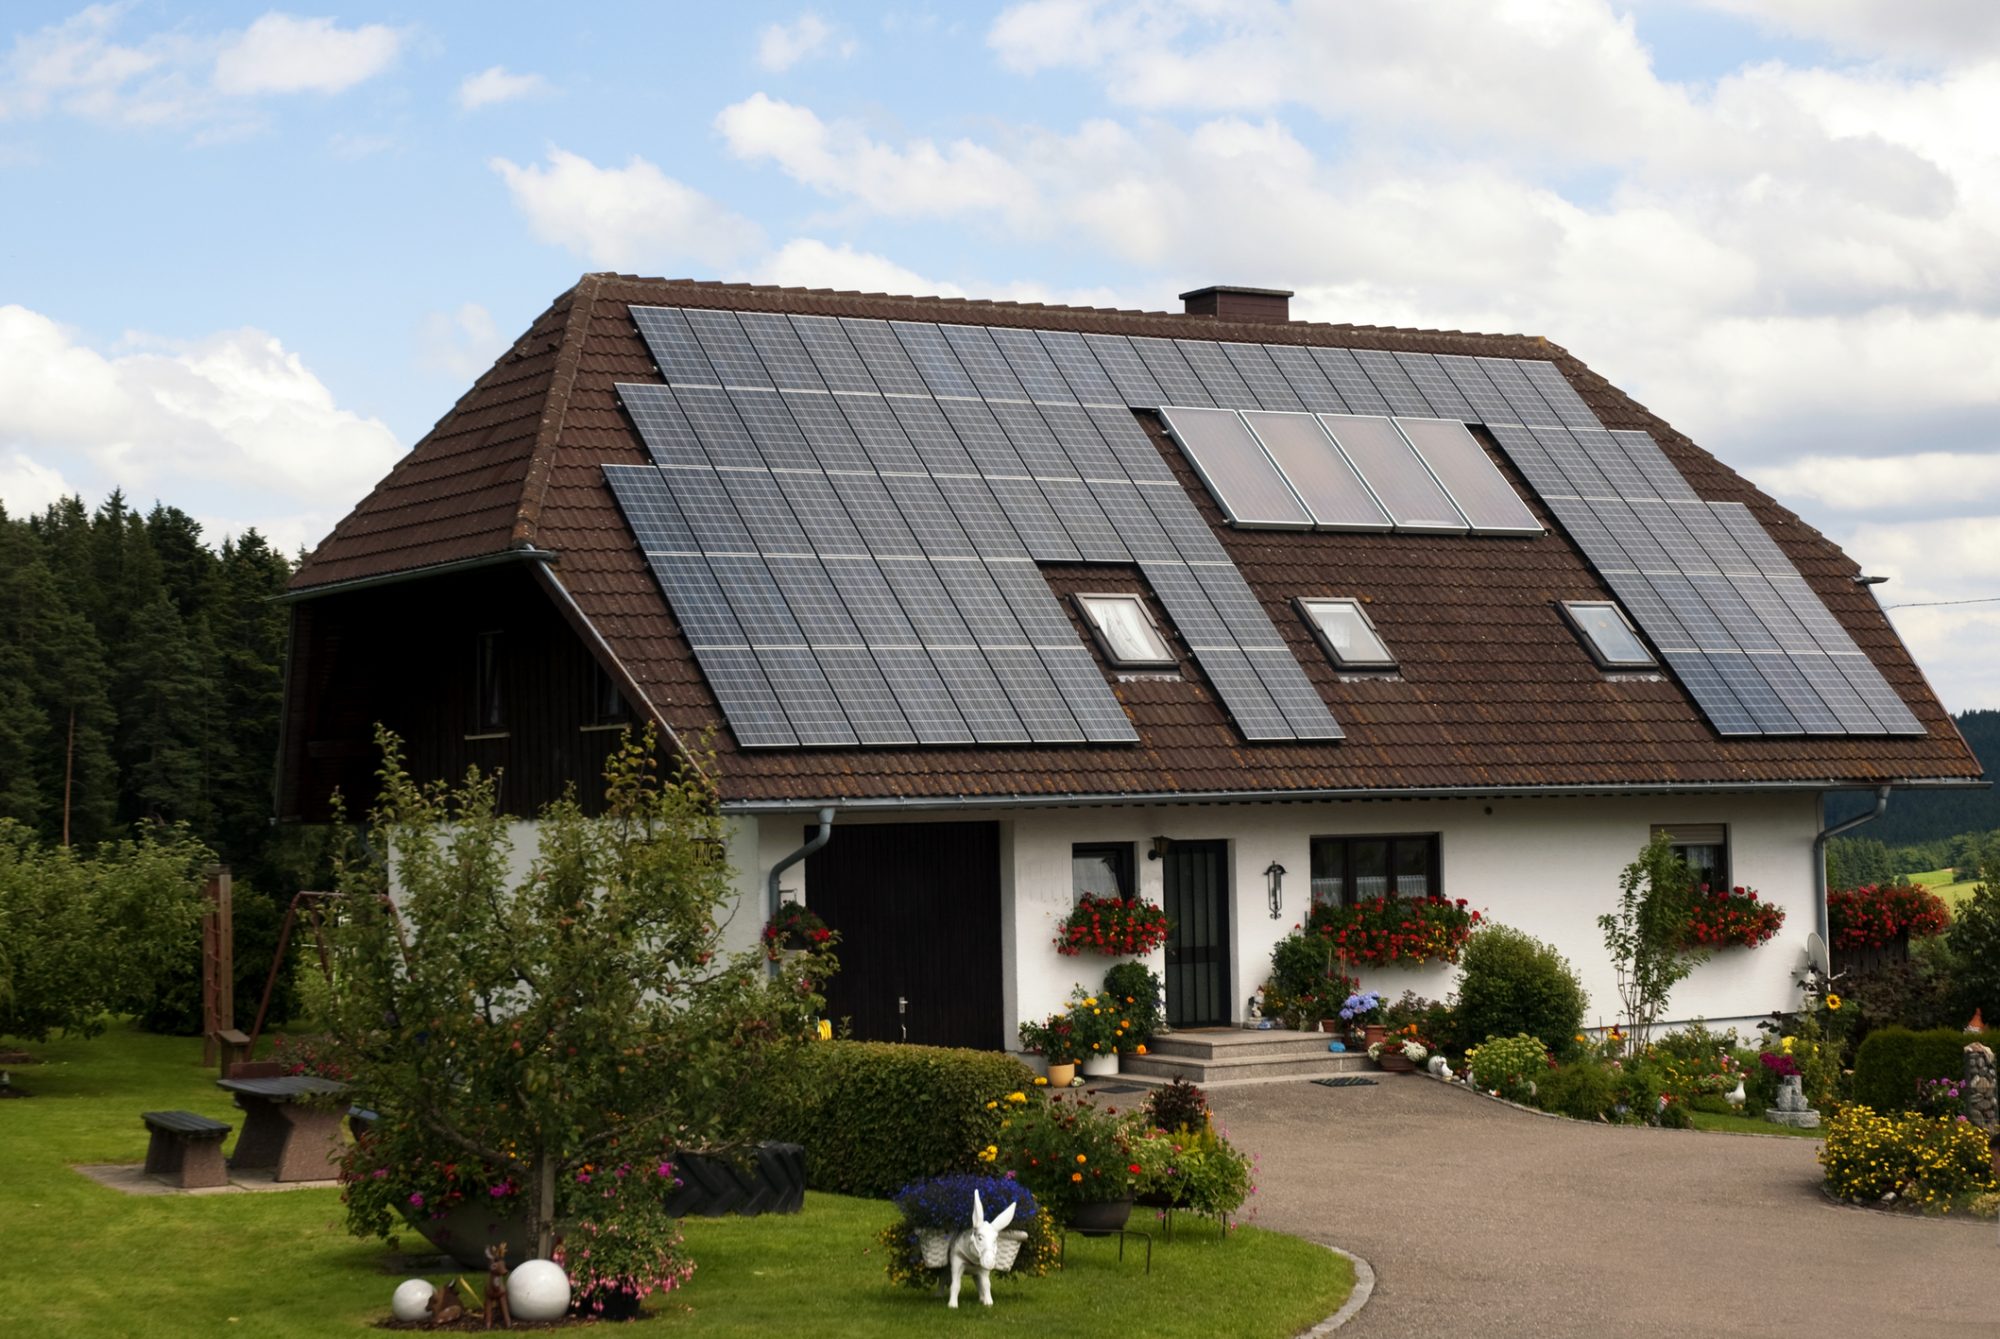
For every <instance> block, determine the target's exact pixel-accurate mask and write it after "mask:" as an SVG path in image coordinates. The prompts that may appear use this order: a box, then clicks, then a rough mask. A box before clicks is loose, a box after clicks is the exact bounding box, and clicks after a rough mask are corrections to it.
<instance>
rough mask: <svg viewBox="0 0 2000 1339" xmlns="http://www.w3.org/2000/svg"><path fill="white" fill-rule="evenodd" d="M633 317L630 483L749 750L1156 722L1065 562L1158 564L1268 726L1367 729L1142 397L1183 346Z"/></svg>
mask: <svg viewBox="0 0 2000 1339" xmlns="http://www.w3.org/2000/svg"><path fill="white" fill-rule="evenodd" d="M632 315H633V318H634V320H635V321H636V322H637V323H638V326H639V329H640V332H641V334H642V335H643V336H644V337H645V340H646V342H647V345H648V347H649V348H650V349H651V350H652V353H653V357H654V360H655V361H656V362H657V364H658V366H659V369H660V372H661V374H662V378H663V380H664V381H665V383H666V384H664V385H621V386H620V387H619V388H618V390H619V394H620V396H621V398H622V400H623V403H624V405H625V408H626V410H627V412H628V413H629V414H630V416H631V418H632V421H633V423H634V424H635V425H636V426H637V428H638V431H639V434H640V437H641V439H642V440H643V441H644V442H645V444H646V447H647V450H648V452H649V454H650V455H651V456H652V458H653V464H652V465H651V466H606V467H605V476H606V479H607V480H608V482H609V483H610V485H611V488H612V491H613V492H614V494H615V495H616V496H617V498H618V501H619V505H620V506H621V508H622V509H623V510H624V512H625V515H626V519H627V521H628V523H629V524H630V525H631V528H632V530H633V532H634V534H635V535H636V536H637V537H638V539H639V542H640V544H641V546H642V548H643V549H644V551H645V553H646V557H647V560H648V562H649V564H650V565H651V567H652V570H653V572H654V574H655V575H656V576H657V577H658V578H659V581H660V584H661V586H662V588H663V589H664V590H665V591H666V593H667V597H668V599H669V601H670V602H671V603H672V606H673V609H674V612H675V615H676V617H677V618H678V619H679V620H680V622H681V625H682V627H683V629H684V631H685V632H686V634H687V637H688V640H689V643H690V645H691V646H692V648H693V650H694V653H695V657H696V659H697V661H698V662H699V664H700V665H701V668H702V673H703V675H704V677H705V678H706V679H707V680H708V681H709V684H710V686H711V687H712V688H713V689H714V691H715V694H716V698H717V700H718V702H719V703H720V704H721V706H722V709H723V712H724V714H725V716H726V717H727V718H728V721H729V725H730V728H731V730H732V731H733V732H734V733H735V734H736V737H737V739H738V741H739V742H740V743H741V744H743V745H744V746H745V747H783V746H788V745H810V746H839V745H907V744H913V743H915V744H1025V743H1085V742H1090V743H1128V742H1134V741H1135V740H1136V738H1137V736H1136V734H1135V732H1134V731H1133V729H1132V726H1131V722H1130V721H1129V720H1128V719H1127V718H1126V716H1125V713H1124V710H1123V709H1122V707H1120V705H1119V703H1118V701H1117V699H1116V698H1115V697H1114V696H1113V695H1112V693H1111V690H1110V687H1109V685H1108V684H1107V683H1106V682H1105V680H1104V676H1103V674H1102V673H1101V672H1100V671H1099V670H1098V668H1097V663H1096V661H1095V660H1094V659H1093V658H1092V656H1091V654H1090V652H1089V651H1088V650H1087V649H1086V648H1085V646H1084V645H1083V643H1082V642H1081V640H1080V639H1079V638H1078V637H1077V635H1076V632H1075V628H1074V626H1073V625H1072V624H1071V622H1070V621H1069V618H1068V616H1067V615H1066V614H1065V613H1064V611H1063V609H1062V607H1061V606H1060V605H1059V604H1058V603H1057V602H1056V599H1055V596H1054V594H1053V593H1052V592H1051V591H1050V589H1049V586H1048V583H1047V581H1046V580H1045V579H1044V578H1043V577H1042V575H1041V573H1040V571H1039V570H1038V569H1037V567H1036V564H1037V563H1048V562H1115V563H1132V564H1136V565H1137V566H1138V567H1139V568H1140V569H1141V571H1142V572H1143V573H1144V574H1145V577H1146V579H1147V581H1148V582H1149V583H1150V585H1151V587H1152V589H1153V592H1154V593H1155V595H1157V596H1158V598H1159V600H1160V602H1161V604H1162V605H1163V606H1164V608H1165V610H1166V612H1167V615H1168V617H1169V618H1170V619H1171V620H1172V622H1173V624H1174V626H1175V628H1176V630H1177V631H1178V632H1179V633H1180V635H1181V637H1182V639H1183V640H1184V641H1185V642H1186V643H1187V645H1188V647H1189V649H1190V651H1192V653H1193V654H1194V656H1195V658H1196V660H1197V662H1198V663H1199V664H1200V666H1201V668H1202V671H1203V673H1204V674H1205V675H1206V676H1207V677H1208V679H1209V681H1210V682H1211V683H1212V684H1213V685H1214V687H1215V691H1216V693H1217V696H1218V697H1219V698H1220V699H1221V701H1222V703H1223V705H1224V706H1225V707H1226V708H1227V709H1228V711H1229V713H1230V715H1231V717H1232V718H1233V719H1234V720H1235V722H1236V725H1237V727H1238V728H1239V729H1240V730H1241V731H1242V733H1243V734H1244V736H1245V737H1246V738H1248V739H1252V740H1289V739H1337V738H1339V737H1340V735H1341V731H1340V727H1339V726H1338V725H1337V724H1335V722H1334V720H1333V716H1332V714H1331V713H1330V712H1329V711H1328V710H1327V708H1326V704H1325V702H1324V701H1323V700H1322V699H1321V698H1320V696H1319V694H1318V692H1317V690H1315V689H1314V688H1313V686H1312V683H1311V681H1310V680H1308V679H1307V678H1306V675H1305V671H1304V670H1303V668H1302V667H1301V666H1300V665H1299V663H1298V660H1297V658H1296V657H1295V656H1294V655H1293V654H1292V651H1291V649H1290V647H1289V646H1288V645H1287V644H1286V642H1285V641H1284V638H1283V637H1282V636H1281V635H1280V634H1279V633H1278V631H1277V629H1276V628H1275V627H1273V626H1272V625H1271V621H1270V619H1269V617H1268V616H1267V615H1266V614H1265V612H1264V609H1263V606H1262V605H1261V604H1260V603H1259V602H1258V600H1257V597H1256V596H1255V595H1254V594H1253V593H1252V592H1251V590H1250V588H1249V585H1248V584H1247V583H1246V582H1245V581H1244V580H1243V577H1242V574H1241V573H1240V572H1239V571H1238V570H1237V568H1236V566H1235V564H1234V563H1233V562H1232V561H1231V560H1230V558H1229V556H1228V554H1227V553H1226V552H1224V550H1223V548H1222V546H1221V544H1220V542H1218V540H1217V539H1216V537H1215V534H1214V532H1213V531H1211V530H1210V529H1209V526H1208V523H1207V522H1206V521H1204V520H1203V519H1202V516H1201V514H1200V512H1199V511H1198V510H1196V508H1195V506H1194V503H1193V501H1192V500H1191V499H1190V498H1189V497H1188V496H1187V494H1186V493H1185V492H1184V491H1183V490H1182V488H1181V486H1180V483H1179V481H1178V479H1177V478H1176V477H1175V475H1174V474H1173V472H1172V471H1171V470H1170V469H1169V468H1168V467H1167V465H1166V462H1165V461H1163V460H1162V459H1161V458H1160V455H1159V452H1158V451H1157V450H1155V449H1154V447H1153V445H1152V443H1151V442H1150V441H1149V440H1148V438H1147V437H1146V435H1145V432H1144V431H1143V430H1142V429H1141V428H1140V426H1139V425H1138V423H1137V421H1136V420H1135V419H1134V418H1133V417H1132V413H1131V410H1130V407H1129V403H1128V401H1127V399H1126V398H1125V394H1124V392H1123V391H1122V390H1120V389H1119V380H1118V379H1119V378H1123V379H1124V380H1125V382H1126V383H1127V384H1130V383H1131V381H1132V379H1133V378H1135V377H1149V376H1150V375H1151V374H1150V373H1148V372H1147V371H1146V370H1145V369H1146V368H1147V367H1148V366H1155V367H1157V368H1158V369H1159V375H1162V376H1165V377H1168V378H1169V379H1172V378H1175V377H1180V378H1182V379H1184V380H1190V381H1191V379H1192V377H1193V375H1194V374H1193V372H1192V370H1191V368H1190V365H1189V363H1188V362H1187V361H1186V360H1185V359H1184V358H1182V356H1181V355H1180V353H1179V352H1178V351H1176V350H1175V349H1174V348H1173V346H1172V344H1170V343H1167V342H1163V341H1131V342H1129V343H1127V342H1125V341H1118V345H1119V347H1116V348H1113V347H1111V346H1109V345H1107V344H1106V343H1105V342H1104V341H1103V340H1101V339H1100V338H1098V337H1095V336H1084V335H1079V334H1074V333H1068V332H1059V331H1031V330H1007V329H991V328H988V327H984V326H949V325H947V326H940V325H934V324H929V323H905V322H893V323H892V322H884V321H875V320H862V319H855V318H844V317H842V318H835V317H814V316H788V315H781V314H774V313H759V312H729V311H709V310H699V309H681V308H655V307H634V308H632ZM1140 344H1148V345H1151V346H1158V347H1148V348H1146V349H1138V348H1136V347H1135V346H1137V345H1140ZM1163 350H1164V351H1163ZM1194 356H1195V357H1196V358H1197V360H1198V361H1199V362H1200V365H1201V366H1202V367H1203V369H1204V372H1205V374H1206V375H1207V376H1208V377H1210V378H1213V379H1216V380H1218V381H1222V382H1224V383H1225V384H1233V385H1234V386H1237V387H1243V388H1244V389H1242V390H1241V391H1240V392H1239V398H1241V399H1242V400H1243V401H1244V402H1245V403H1246V404H1247V405H1248V406H1249V407H1251V408H1255V407H1256V404H1257V402H1256V401H1255V400H1254V399H1252V398H1251V397H1250V392H1249V391H1248V389H1247V384H1246V382H1245V381H1244V380H1243V377H1242V375H1241V374H1238V373H1236V372H1235V371H1234V369H1235V367H1236V363H1234V362H1232V361H1231V355H1228V354H1225V353H1223V352H1222V351H1221V346H1212V348H1211V350H1210V351H1209V354H1208V356H1207V357H1206V358H1203V357H1202V356H1201V355H1199V354H1197V355H1194ZM1238 356H1240V353H1239V355H1238ZM1147 359H1151V360H1152V361H1151V363H1150V364H1149V363H1148V362H1147V361H1146V360H1147ZM1113 363H1115V364H1116V371H1115V372H1114V371H1113V367H1112V364H1113ZM1250 375H1251V376H1253V377H1255V376H1260V375H1263V369H1261V368H1259V367H1256V366H1254V365H1253V366H1252V367H1251V369H1250ZM1230 378H1234V380H1233V382H1231V381H1230V380H1229V379H1230ZM1180 388H1181V389H1182V391H1183V393H1184V394H1185V393H1186V392H1187V391H1188V390H1189V389H1190V386H1188V385H1182V386H1181V387H1180ZM1153 403H1154V404H1156V405H1157V404H1160V403H1165V401H1164V400H1155V401H1153ZM1290 407H1293V408H1296V406H1290Z"/></svg>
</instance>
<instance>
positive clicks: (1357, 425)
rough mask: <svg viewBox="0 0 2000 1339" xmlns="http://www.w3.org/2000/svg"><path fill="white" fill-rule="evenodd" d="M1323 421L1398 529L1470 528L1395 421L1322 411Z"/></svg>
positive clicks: (1447, 529)
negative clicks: (1404, 437)
mask: <svg viewBox="0 0 2000 1339" xmlns="http://www.w3.org/2000/svg"><path fill="white" fill-rule="evenodd" d="M1319 421H1320V423H1321V424H1322V425H1324V426H1325V428H1326V430H1327V431H1328V432H1329V433H1331V434H1332V435H1333V440H1334V441H1335V442H1337V443H1339V445H1340V449H1341V451H1342V452H1343V453H1344V454H1345V455H1346V456H1347V459H1348V460H1349V462H1351V463H1352V464H1353V466H1354V468H1355V470H1356V471H1357V472H1358V473H1359V474H1360V475H1361V477H1362V478H1363V479H1366V480H1367V481H1368V488H1369V491H1371V492H1372V493H1374V494H1375V497H1376V500H1377V501H1379V502H1380V503H1381V504H1382V507H1383V509H1384V510H1385V511H1387V512H1388V513H1389V519H1390V520H1392V521H1393V522H1395V525H1396V528H1397V529H1398V530H1432V531H1446V532H1451V531H1458V532H1463V531H1465V530H1466V529H1467V528H1468V526H1467V524H1466V520H1465V517H1464V516H1462V515H1460V514H1459V510H1458V508H1457V507H1455V506H1453V505H1452V501H1451V499H1450V498H1449V497H1447V496H1445V491H1444V489H1442V488H1440V487H1438V482H1437V480H1436V479H1433V478H1432V477H1431V472H1430V471H1429V470H1428V469H1426V468H1425V467H1424V462H1423V461H1422V460H1421V459H1420V458H1418V456H1417V453H1416V452H1415V451H1413V450H1411V449H1410V444H1409V443H1408V442H1407V441H1405V440H1403V434H1402V433H1400V432H1398V431H1397V430H1396V425H1395V424H1394V423H1393V422H1391V421H1390V420H1388V419H1386V418H1374V417H1358V416H1356V415H1352V414H1321V415H1319Z"/></svg>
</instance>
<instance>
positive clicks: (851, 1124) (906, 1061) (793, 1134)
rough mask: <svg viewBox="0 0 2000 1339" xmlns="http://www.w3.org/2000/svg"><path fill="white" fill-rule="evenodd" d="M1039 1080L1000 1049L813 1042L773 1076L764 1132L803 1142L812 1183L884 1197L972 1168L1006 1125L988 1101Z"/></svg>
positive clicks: (808, 1181) (765, 1104) (761, 1124)
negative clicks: (922, 1181) (928, 1179)
mask: <svg viewBox="0 0 2000 1339" xmlns="http://www.w3.org/2000/svg"><path fill="white" fill-rule="evenodd" d="M1034 1081H1035V1080H1034V1074H1033V1072H1032V1071H1031V1070H1029V1069H1028V1067H1027V1066H1026V1065H1024V1064H1022V1063H1021V1062H1020V1061H1019V1060H1016V1059H1014V1058H1013V1057H1012V1056H1010V1055H1007V1054H1005V1053H1004V1052H999V1051H964V1050H952V1049H949V1048H946V1047H941V1046H901V1045H897V1044H895V1043H892V1042H867V1041H827V1042H815V1043H813V1044H811V1045H809V1046H806V1047H804V1048H803V1049H802V1050H801V1051H800V1052H799V1055H798V1060H797V1062H796V1063H794V1064H790V1065H787V1066H785V1067H784V1070H783V1072H782V1073H780V1074H778V1075H776V1076H774V1077H772V1078H771V1079H769V1080H767V1081H766V1084H765V1087H766V1096H765V1100H764V1102H763V1103H762V1104H761V1106H762V1111H761V1113H760V1116H759V1119H758V1121H757V1125H758V1134H759V1136H760V1137H761V1138H765V1139H783V1140H786V1141H789V1142H791V1143H796V1144H803V1145H805V1150H806V1184H807V1185H808V1186H809V1187H811V1188H812V1189H814V1190H826V1191H832V1192H835V1193H837V1194H842V1195H866V1196H871V1197H873V1198H876V1199H887V1198H888V1197H889V1196H891V1195H894V1194H895V1193H896V1192H897V1191H898V1190H900V1189H902V1188H903V1187H904V1186H906V1185H908V1184H909V1183H910V1182H912V1181H915V1180H918V1179H920V1178H922V1177H926V1176H939V1175H942V1174H944V1173H946V1172H956V1171H970V1170H972V1168H973V1166H974V1159H975V1158H976V1156H977V1155H978V1153H979V1151H980V1150H981V1149H983V1148H985V1147H986V1146H987V1145H988V1144H990V1143H992V1142H993V1139H994V1136H995V1135H996V1134H997V1133H998V1132H999V1128H1000V1113H999V1111H998V1110H997V1109H996V1110H989V1109H988V1107H987V1105H986V1104H987V1103H988V1102H992V1101H995V1100H996V1099H998V1098H1001V1097H1004V1096H1005V1095H1006V1094H1008V1093H1010V1092H1013V1091H1015V1090H1016V1089H1020V1088H1024V1087H1026V1086H1028V1085H1030V1084H1032V1083H1033V1082H1034Z"/></svg>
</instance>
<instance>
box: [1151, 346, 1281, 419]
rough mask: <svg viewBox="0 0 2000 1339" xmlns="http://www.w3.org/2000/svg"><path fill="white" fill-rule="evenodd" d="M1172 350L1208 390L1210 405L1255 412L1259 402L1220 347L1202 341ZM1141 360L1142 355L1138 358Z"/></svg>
mask: <svg viewBox="0 0 2000 1339" xmlns="http://www.w3.org/2000/svg"><path fill="white" fill-rule="evenodd" d="M1174 347H1175V348H1177V349H1179V350H1180V354H1181V357H1183V358H1185V359H1186V360H1187V364H1188V366H1189V367H1190V368H1192V369H1193V371H1194V374H1195V375H1196V376H1197V377H1199V378H1201V384H1202V385H1203V386H1205V387H1206V388H1207V389H1208V396H1209V401H1210V402H1211V403H1213V404H1216V405H1219V406H1221V407H1222V408H1224V409H1255V408H1257V407H1258V403H1259V401H1258V399H1257V397H1256V396H1254V395H1252V394H1251V393H1250V388H1249V387H1248V386H1246V385H1244V384H1243V378H1242V377H1241V376H1240V375H1238V374H1237V371H1236V367H1235V365H1234V364H1233V363H1231V362H1230V361H1229V359H1228V357H1227V356H1226V355H1225V354H1224V353H1223V352H1222V346H1221V345H1219V344H1214V343H1211V342H1210V341H1208V340H1205V339H1177V340H1175V341H1174ZM1141 356H1142V357H1143V356H1144V355H1143V354H1142V355H1141Z"/></svg>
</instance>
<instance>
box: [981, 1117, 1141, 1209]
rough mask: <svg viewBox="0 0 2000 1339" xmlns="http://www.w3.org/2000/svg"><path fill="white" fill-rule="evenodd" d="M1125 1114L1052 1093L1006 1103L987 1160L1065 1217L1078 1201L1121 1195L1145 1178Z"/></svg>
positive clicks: (1139, 1135) (1134, 1131)
mask: <svg viewBox="0 0 2000 1339" xmlns="http://www.w3.org/2000/svg"><path fill="white" fill-rule="evenodd" d="M1128 1120H1129V1118H1127V1119H1121V1118H1120V1117H1119V1115H1118V1109H1117V1108H1116V1107H1109V1106H1107V1107H1098V1106H1095V1105H1093V1104H1092V1103H1090V1102H1087V1101H1083V1100H1081V1099H1076V1098H1069V1097H1064V1096H1063V1095H1061V1094H1059V1093H1050V1094H1049V1095H1048V1096H1047V1098H1046V1099H1042V1098H1039V1097H1038V1098H1036V1099H1033V1100H1030V1101H1029V1102H1027V1103H1025V1104H1020V1105H1010V1106H1007V1107H1006V1108H1005V1115H1004V1117H1003V1118H1002V1120H1001V1121H1000V1128H999V1130H998V1132H997V1133H996V1135H995V1144H996V1146H995V1147H994V1148H992V1149H990V1150H988V1153H989V1156H988V1158H987V1161H989V1162H991V1163H992V1164H993V1165H994V1166H995V1167H997V1168H998V1169H1000V1170H1002V1171H1004V1172H1006V1173H1007V1174H1009V1175H1011V1176H1013V1177H1014V1178H1015V1179H1017V1180H1019V1181H1020V1182H1021V1183H1022V1184H1024V1185H1026V1186H1027V1187H1028V1188H1029V1189H1030V1190H1032V1191H1034V1192H1035V1198H1036V1200H1038V1201H1039V1202H1040V1203H1041V1206H1042V1207H1043V1208H1044V1209H1047V1210H1048V1211H1049V1212H1051V1213H1053V1214H1055V1215H1056V1216H1057V1217H1059V1218H1063V1219H1065V1220H1067V1218H1068V1217H1069V1214H1070V1211H1071V1210H1073V1209H1074V1208H1075V1207H1076V1206H1077V1205H1079V1204H1089V1203H1094V1202H1096V1201H1098V1200H1115V1199H1121V1198H1123V1197H1124V1196H1126V1195H1130V1194H1132V1193H1133V1192H1134V1190H1135V1189H1137V1188H1138V1187H1139V1185H1140V1182H1141V1181H1142V1180H1143V1179H1144V1175H1145V1173H1144V1170H1143V1166H1142V1164H1140V1163H1138V1162H1135V1161H1133V1153H1132V1145H1133V1142H1134V1140H1135V1139H1136V1138H1138V1137H1141V1134H1140V1132H1139V1131H1137V1130H1135V1129H1132V1128H1128Z"/></svg>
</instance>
